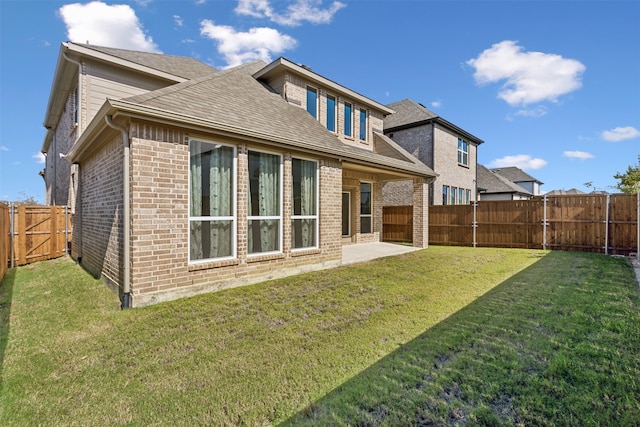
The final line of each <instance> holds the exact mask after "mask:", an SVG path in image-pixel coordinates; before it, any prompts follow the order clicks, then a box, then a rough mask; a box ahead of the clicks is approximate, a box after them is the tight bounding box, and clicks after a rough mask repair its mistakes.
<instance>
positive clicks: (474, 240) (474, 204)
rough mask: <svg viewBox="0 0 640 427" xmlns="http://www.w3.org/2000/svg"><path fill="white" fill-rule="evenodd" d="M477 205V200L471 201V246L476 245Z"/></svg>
mask: <svg viewBox="0 0 640 427" xmlns="http://www.w3.org/2000/svg"><path fill="white" fill-rule="evenodd" d="M477 206H478V201H477V200H474V201H473V247H474V248H475V247H476V244H477V242H476V229H477V228H478V220H477V216H476V210H477Z"/></svg>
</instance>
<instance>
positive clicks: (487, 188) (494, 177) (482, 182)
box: [478, 164, 533, 196]
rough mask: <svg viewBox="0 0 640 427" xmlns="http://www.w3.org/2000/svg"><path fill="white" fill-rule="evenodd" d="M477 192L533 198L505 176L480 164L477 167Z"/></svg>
mask: <svg viewBox="0 0 640 427" xmlns="http://www.w3.org/2000/svg"><path fill="white" fill-rule="evenodd" d="M478 190H479V191H480V193H481V194H482V193H490V194H496V193H511V194H523V195H526V196H533V194H531V193H530V192H528V191H527V190H525V189H524V188H522V187H520V186H519V185H518V184H516V183H514V182H512V181H510V180H509V179H507V178H506V177H505V176H503V175H501V174H499V173H497V172H495V170H493V169H488V168H487V167H485V166H483V165H480V164H479V165H478Z"/></svg>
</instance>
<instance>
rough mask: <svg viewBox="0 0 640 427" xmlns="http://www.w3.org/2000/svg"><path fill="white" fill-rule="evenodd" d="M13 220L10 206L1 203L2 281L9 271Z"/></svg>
mask: <svg viewBox="0 0 640 427" xmlns="http://www.w3.org/2000/svg"><path fill="white" fill-rule="evenodd" d="M10 232H11V218H10V217H9V206H8V205H6V204H4V203H0V281H1V280H2V279H3V278H4V275H5V273H6V272H7V270H8V269H9V256H10V252H11V247H10V245H11V236H10V235H9V233H10Z"/></svg>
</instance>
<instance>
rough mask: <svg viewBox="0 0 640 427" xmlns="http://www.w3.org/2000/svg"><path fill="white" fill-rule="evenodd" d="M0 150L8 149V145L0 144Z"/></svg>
mask: <svg viewBox="0 0 640 427" xmlns="http://www.w3.org/2000/svg"><path fill="white" fill-rule="evenodd" d="M0 151H9V147H7V146H6V145H0Z"/></svg>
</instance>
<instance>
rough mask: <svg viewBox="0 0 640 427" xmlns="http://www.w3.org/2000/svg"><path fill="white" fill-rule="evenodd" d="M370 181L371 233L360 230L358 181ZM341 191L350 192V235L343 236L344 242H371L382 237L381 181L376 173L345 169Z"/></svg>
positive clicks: (378, 240)
mask: <svg viewBox="0 0 640 427" xmlns="http://www.w3.org/2000/svg"><path fill="white" fill-rule="evenodd" d="M362 182H368V183H371V184H372V185H371V191H372V206H371V212H372V214H371V217H372V218H371V219H372V224H371V226H372V230H371V231H372V233H362V232H361V230H360V183H362ZM342 188H343V191H347V192H349V193H350V194H351V218H350V222H351V235H350V236H349V237H343V242H344V243H372V242H380V241H381V239H382V183H381V182H379V181H378V179H377V177H376V175H374V174H370V173H364V172H358V171H352V170H345V171H344V173H343V176H342Z"/></svg>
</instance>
